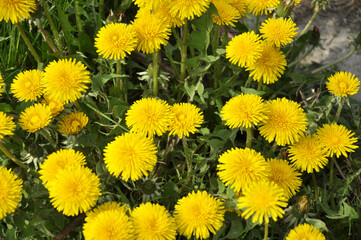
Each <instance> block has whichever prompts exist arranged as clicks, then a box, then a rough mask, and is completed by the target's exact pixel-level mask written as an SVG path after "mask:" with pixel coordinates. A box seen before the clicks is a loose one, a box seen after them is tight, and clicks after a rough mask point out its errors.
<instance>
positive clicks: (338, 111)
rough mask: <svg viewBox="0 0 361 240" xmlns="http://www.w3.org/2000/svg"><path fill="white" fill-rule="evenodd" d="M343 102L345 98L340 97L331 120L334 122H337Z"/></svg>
mask: <svg viewBox="0 0 361 240" xmlns="http://www.w3.org/2000/svg"><path fill="white" fill-rule="evenodd" d="M344 103H345V98H344V97H343V98H341V102H340V105H338V108H337V112H336V115H335V118H334V119H333V122H334V123H337V121H338V119H339V118H340V115H341V110H342V106H343V104H344Z"/></svg>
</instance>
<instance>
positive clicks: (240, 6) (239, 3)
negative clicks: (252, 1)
mask: <svg viewBox="0 0 361 240" xmlns="http://www.w3.org/2000/svg"><path fill="white" fill-rule="evenodd" d="M229 4H231V5H232V6H233V7H235V8H236V9H237V10H238V11H239V14H241V16H242V17H243V16H246V15H247V5H246V4H247V0H230V1H229Z"/></svg>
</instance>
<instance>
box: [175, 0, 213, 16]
mask: <svg viewBox="0 0 361 240" xmlns="http://www.w3.org/2000/svg"><path fill="white" fill-rule="evenodd" d="M210 3H211V0H171V1H170V3H169V12H170V14H171V15H172V16H178V17H179V18H181V19H184V18H186V19H188V20H192V19H193V18H194V17H195V16H197V17H200V16H201V15H202V13H204V12H206V11H207V9H208V7H209V4H210Z"/></svg>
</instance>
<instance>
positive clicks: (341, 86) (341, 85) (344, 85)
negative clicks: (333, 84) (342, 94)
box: [338, 82, 347, 91]
mask: <svg viewBox="0 0 361 240" xmlns="http://www.w3.org/2000/svg"><path fill="white" fill-rule="evenodd" d="M338 87H339V88H340V90H341V91H346V90H347V83H345V82H340V83H339V84H338Z"/></svg>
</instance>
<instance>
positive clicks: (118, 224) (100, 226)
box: [83, 202, 133, 240]
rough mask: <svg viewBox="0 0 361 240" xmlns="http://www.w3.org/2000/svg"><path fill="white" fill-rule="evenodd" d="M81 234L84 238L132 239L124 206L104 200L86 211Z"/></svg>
mask: <svg viewBox="0 0 361 240" xmlns="http://www.w3.org/2000/svg"><path fill="white" fill-rule="evenodd" d="M83 235H84V238H85V240H97V239H99V240H113V239H133V227H132V223H131V221H130V219H129V217H128V215H127V214H126V208H125V206H124V205H123V206H121V205H120V204H119V203H115V202H106V203H104V204H102V205H100V206H98V207H97V208H96V209H94V210H92V211H90V212H87V216H86V218H85V223H84V225H83Z"/></svg>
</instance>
